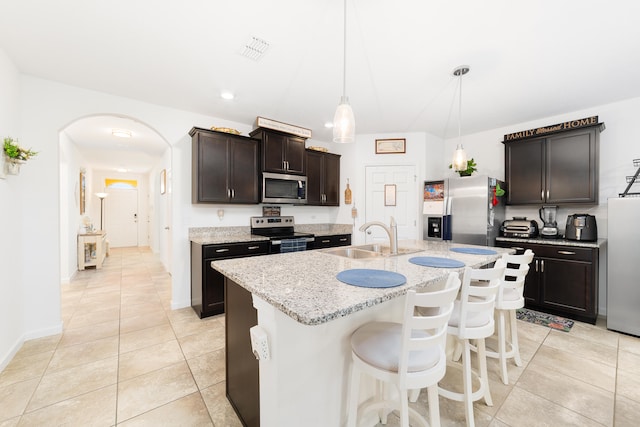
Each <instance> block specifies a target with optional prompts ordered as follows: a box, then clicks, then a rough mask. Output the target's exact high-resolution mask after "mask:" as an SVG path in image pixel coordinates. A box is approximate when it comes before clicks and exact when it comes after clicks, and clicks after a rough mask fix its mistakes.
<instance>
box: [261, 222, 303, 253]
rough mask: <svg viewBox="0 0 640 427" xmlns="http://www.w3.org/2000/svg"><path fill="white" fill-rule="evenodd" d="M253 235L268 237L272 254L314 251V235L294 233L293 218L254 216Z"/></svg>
mask: <svg viewBox="0 0 640 427" xmlns="http://www.w3.org/2000/svg"><path fill="white" fill-rule="evenodd" d="M251 234H255V235H257V236H264V237H268V238H269V241H270V243H271V244H270V248H269V253H271V254H277V253H283V252H297V251H304V250H308V249H313V240H314V235H313V234H310V233H299V232H296V231H294V220H293V217H292V216H253V217H251Z"/></svg>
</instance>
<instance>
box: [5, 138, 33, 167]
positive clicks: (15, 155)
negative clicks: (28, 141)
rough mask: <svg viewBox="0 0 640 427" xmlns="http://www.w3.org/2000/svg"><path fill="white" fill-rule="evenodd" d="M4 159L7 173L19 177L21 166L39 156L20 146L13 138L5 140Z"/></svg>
mask: <svg viewBox="0 0 640 427" xmlns="http://www.w3.org/2000/svg"><path fill="white" fill-rule="evenodd" d="M3 148H4V157H5V159H6V161H5V171H6V173H8V174H9V175H18V174H19V173H20V165H22V164H23V163H25V162H26V161H27V160H29V159H30V158H32V157H33V156H35V155H36V154H38V153H37V152H35V151H33V150H31V149H30V148H29V149H25V148H22V147H20V146H19V145H18V141H17V140H14V139H13V138H11V137H6V138H4V147H3Z"/></svg>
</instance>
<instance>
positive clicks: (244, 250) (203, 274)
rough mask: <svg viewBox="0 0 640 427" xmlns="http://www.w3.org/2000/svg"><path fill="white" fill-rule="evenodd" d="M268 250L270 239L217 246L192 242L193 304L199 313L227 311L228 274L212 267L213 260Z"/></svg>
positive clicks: (257, 253) (202, 314) (253, 254)
mask: <svg viewBox="0 0 640 427" xmlns="http://www.w3.org/2000/svg"><path fill="white" fill-rule="evenodd" d="M268 253H269V242H268V241H264V242H243V243H227V244H215V245H202V244H199V243H195V242H191V307H193V309H194V310H195V312H196V313H197V314H198V316H199V317H200V318H204V317H209V316H213V315H216V314H221V313H224V299H225V295H224V276H223V275H222V274H221V273H220V272H218V271H217V270H214V269H213V268H212V267H211V261H218V260H222V259H230V258H242V257H249V256H256V255H267V254H268Z"/></svg>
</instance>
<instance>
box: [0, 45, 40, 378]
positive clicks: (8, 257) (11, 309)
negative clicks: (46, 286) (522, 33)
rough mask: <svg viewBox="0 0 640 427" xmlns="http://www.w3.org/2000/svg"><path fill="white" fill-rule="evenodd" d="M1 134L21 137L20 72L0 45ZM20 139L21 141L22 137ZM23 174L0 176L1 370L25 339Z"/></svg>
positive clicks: (33, 165)
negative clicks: (22, 235) (22, 237)
mask: <svg viewBox="0 0 640 427" xmlns="http://www.w3.org/2000/svg"><path fill="white" fill-rule="evenodd" d="M0 93H1V94H2V96H0V137H1V138H2V139H3V140H4V138H5V137H8V136H11V137H13V138H14V139H15V138H20V137H21V134H20V125H19V111H20V75H19V73H18V70H17V69H16V68H15V66H14V65H13V63H12V62H11V61H10V60H9V58H8V57H7V56H6V54H5V52H4V51H3V50H2V49H0ZM21 143H22V141H21ZM38 160H39V159H38V157H35V158H34V159H32V160H31V161H29V163H28V164H26V165H24V166H23V168H22V169H23V173H28V172H27V170H28V169H31V172H33V169H37V167H38V166H37V164H38ZM24 190H25V187H24V184H23V180H22V174H21V175H19V176H12V175H9V176H6V178H5V179H1V178H0V206H1V208H0V370H1V369H3V368H4V367H5V365H6V364H7V363H8V361H9V360H10V359H11V357H13V355H14V354H15V352H16V351H18V349H19V348H20V346H21V345H22V342H23V341H24V339H25V333H26V326H25V317H26V316H27V313H26V308H25V296H26V293H25V280H24V277H23V271H24V268H23V267H22V265H23V263H22V260H23V255H22V252H23V241H22V239H21V238H20V237H21V231H22V229H23V228H24V227H25V226H26V225H27V224H26V222H25V221H23V212H24V209H23V207H22V199H23V194H24Z"/></svg>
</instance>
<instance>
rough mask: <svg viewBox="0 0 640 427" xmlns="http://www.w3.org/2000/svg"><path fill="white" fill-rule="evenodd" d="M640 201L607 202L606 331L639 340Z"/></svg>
mask: <svg viewBox="0 0 640 427" xmlns="http://www.w3.org/2000/svg"><path fill="white" fill-rule="evenodd" d="M638 218H640V197H623V198H616V199H609V200H608V219H607V222H608V224H607V328H608V329H613V330H616V331H620V332H624V333H627V334H632V335H636V336H640V309H639V307H640V285H638V276H640V265H639V263H638V260H639V259H640V258H639V257H638V242H640V227H638Z"/></svg>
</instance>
